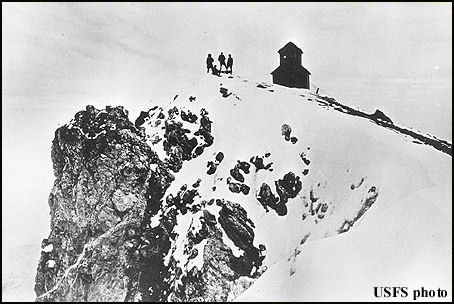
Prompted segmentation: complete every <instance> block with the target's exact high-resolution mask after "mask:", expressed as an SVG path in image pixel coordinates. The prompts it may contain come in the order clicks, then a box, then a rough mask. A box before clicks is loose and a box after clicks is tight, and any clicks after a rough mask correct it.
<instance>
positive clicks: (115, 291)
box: [35, 106, 173, 301]
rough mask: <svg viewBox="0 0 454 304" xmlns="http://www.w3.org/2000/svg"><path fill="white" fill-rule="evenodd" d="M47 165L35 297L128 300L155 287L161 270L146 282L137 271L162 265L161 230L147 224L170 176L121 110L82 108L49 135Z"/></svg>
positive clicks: (165, 242)
mask: <svg viewBox="0 0 454 304" xmlns="http://www.w3.org/2000/svg"><path fill="white" fill-rule="evenodd" d="M52 161H53V165H54V174H55V177H56V180H55V183H54V187H53V189H52V193H51V194H50V196H49V206H50V210H51V232H50V235H49V237H48V238H47V239H46V240H45V241H44V242H43V246H47V248H49V245H52V250H51V251H49V250H47V251H49V252H45V250H44V249H43V252H42V254H41V259H40V262H39V265H38V271H37V276H36V284H35V291H36V294H37V296H38V298H37V300H38V301H61V300H71V301H123V300H132V299H133V298H135V297H140V296H141V293H142V291H143V290H142V289H143V288H144V285H149V284H150V283H149V282H147V280H148V281H150V282H151V281H153V280H155V281H159V282H161V281H162V279H163V276H164V273H153V275H152V276H150V277H149V278H146V277H145V276H143V275H142V272H143V271H142V269H143V267H144V266H146V265H148V266H152V267H155V268H156V269H159V268H162V262H159V257H160V255H162V254H161V252H165V248H166V246H168V240H166V238H167V237H166V236H165V233H164V232H163V228H162V227H156V228H153V229H151V228H149V227H147V225H146V224H147V221H148V220H149V218H150V216H152V215H153V214H155V213H156V212H157V210H159V209H160V200H161V197H162V194H163V191H164V190H165V189H166V188H167V187H168V186H169V185H170V183H171V181H172V179H173V176H172V175H171V174H170V173H169V172H168V170H167V169H166V168H165V164H163V163H162V162H161V161H160V160H159V159H158V157H157V156H156V154H155V153H154V152H153V151H152V150H151V149H150V147H149V146H148V145H146V144H145V142H144V138H143V136H142V134H141V133H140V132H139V131H138V130H137V129H136V128H135V126H134V125H133V124H132V123H131V122H130V121H129V119H128V117H127V112H126V111H125V110H124V109H123V108H122V107H116V108H111V107H107V108H106V109H105V110H97V109H95V108H94V107H92V106H87V108H86V110H85V111H81V112H79V113H77V114H76V116H75V118H74V119H73V120H72V121H71V123H70V124H68V125H65V126H63V127H61V128H59V129H58V130H57V131H56V132H55V138H54V140H53V143H52ZM155 235H159V242H156V241H155V238H154V236H155ZM150 236H153V245H152V246H150V245H149V244H148V243H150V239H149V237H150ZM44 248H46V247H44ZM50 261H53V262H50ZM151 298H153V299H155V300H159V299H161V297H160V292H159V291H157V292H156V293H154V294H153V295H152V297H151Z"/></svg>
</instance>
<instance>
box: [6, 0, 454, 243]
mask: <svg viewBox="0 0 454 304" xmlns="http://www.w3.org/2000/svg"><path fill="white" fill-rule="evenodd" d="M288 41H292V42H294V43H295V44H296V45H298V46H299V47H300V48H301V49H302V50H303V51H304V55H303V65H304V66H305V67H306V68H307V69H308V70H309V71H311V73H312V76H311V82H312V83H314V84H315V85H316V86H317V87H320V88H321V89H322V90H323V91H324V92H327V93H328V94H330V95H332V96H334V97H335V98H337V99H338V100H340V101H341V102H343V103H346V104H348V105H351V106H353V107H359V108H361V109H364V110H366V111H369V112H373V111H375V109H377V108H379V109H381V110H382V111H384V112H385V113H386V114H387V115H388V116H390V117H391V118H392V119H393V121H394V122H397V123H400V124H402V125H404V126H411V127H414V128H415V129H417V130H421V131H423V132H424V133H430V134H432V135H436V136H437V137H439V138H443V139H447V140H449V141H452V114H451V113H452V85H451V82H452V4H451V3H229V4H227V3H115V4H104V3H103V4H100V3H2V100H3V102H2V152H3V153H2V188H3V191H2V211H3V212H2V247H3V246H18V245H24V244H30V243H39V242H40V241H41V239H42V238H43V237H45V234H46V233H47V229H48V226H49V219H48V216H47V215H48V212H49V210H48V206H47V197H48V194H49V193H50V190H51V187H52V184H53V175H52V165H51V160H50V146H51V141H52V138H53V134H54V131H55V130H56V128H58V127H59V126H61V125H63V124H65V123H67V122H68V121H69V120H70V119H71V118H72V117H73V116H74V114H75V113H76V112H77V111H79V110H81V109H84V108H85V106H86V105H87V104H94V105H97V106H104V105H125V106H126V108H128V107H131V108H133V107H136V106H137V105H143V108H144V109H145V108H146V107H148V106H149V105H150V101H151V102H164V101H168V100H170V99H171V98H173V96H175V94H177V93H178V89H179V88H181V86H183V85H184V84H185V82H187V81H188V79H191V78H195V77H200V75H202V74H203V73H206V71H205V58H206V56H207V54H208V53H211V54H213V55H214V57H217V55H218V54H219V53H220V52H221V51H222V52H224V54H232V56H233V58H234V62H235V63H234V73H235V74H237V75H241V76H243V77H246V78H248V79H251V80H256V81H267V82H271V76H270V75H269V73H270V72H271V71H273V70H274V69H275V68H276V67H277V66H278V64H279V62H278V54H277V51H278V50H279V48H281V47H282V46H284V45H285V44H286V43H287V42H288ZM277 102H278V101H277Z"/></svg>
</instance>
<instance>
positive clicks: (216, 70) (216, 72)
mask: <svg viewBox="0 0 454 304" xmlns="http://www.w3.org/2000/svg"><path fill="white" fill-rule="evenodd" d="M211 70H212V74H213V75H216V76H221V71H220V70H218V68H217V67H216V65H214V66H213V67H212V68H211Z"/></svg>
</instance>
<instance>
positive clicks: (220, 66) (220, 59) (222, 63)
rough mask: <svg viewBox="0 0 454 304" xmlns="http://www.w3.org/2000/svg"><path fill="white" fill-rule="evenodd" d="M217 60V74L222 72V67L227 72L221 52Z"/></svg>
mask: <svg viewBox="0 0 454 304" xmlns="http://www.w3.org/2000/svg"><path fill="white" fill-rule="evenodd" d="M218 60H219V72H222V66H225V70H226V71H227V65H226V64H225V56H224V53H222V52H221V55H219V57H218Z"/></svg>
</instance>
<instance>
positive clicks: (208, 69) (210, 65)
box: [207, 54, 214, 73]
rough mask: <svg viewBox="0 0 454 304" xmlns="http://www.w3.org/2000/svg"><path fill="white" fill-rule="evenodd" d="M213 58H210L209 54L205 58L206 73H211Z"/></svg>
mask: <svg viewBox="0 0 454 304" xmlns="http://www.w3.org/2000/svg"><path fill="white" fill-rule="evenodd" d="M213 61H214V59H213V57H211V54H208V57H207V73H209V72H210V69H211V71H213Z"/></svg>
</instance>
